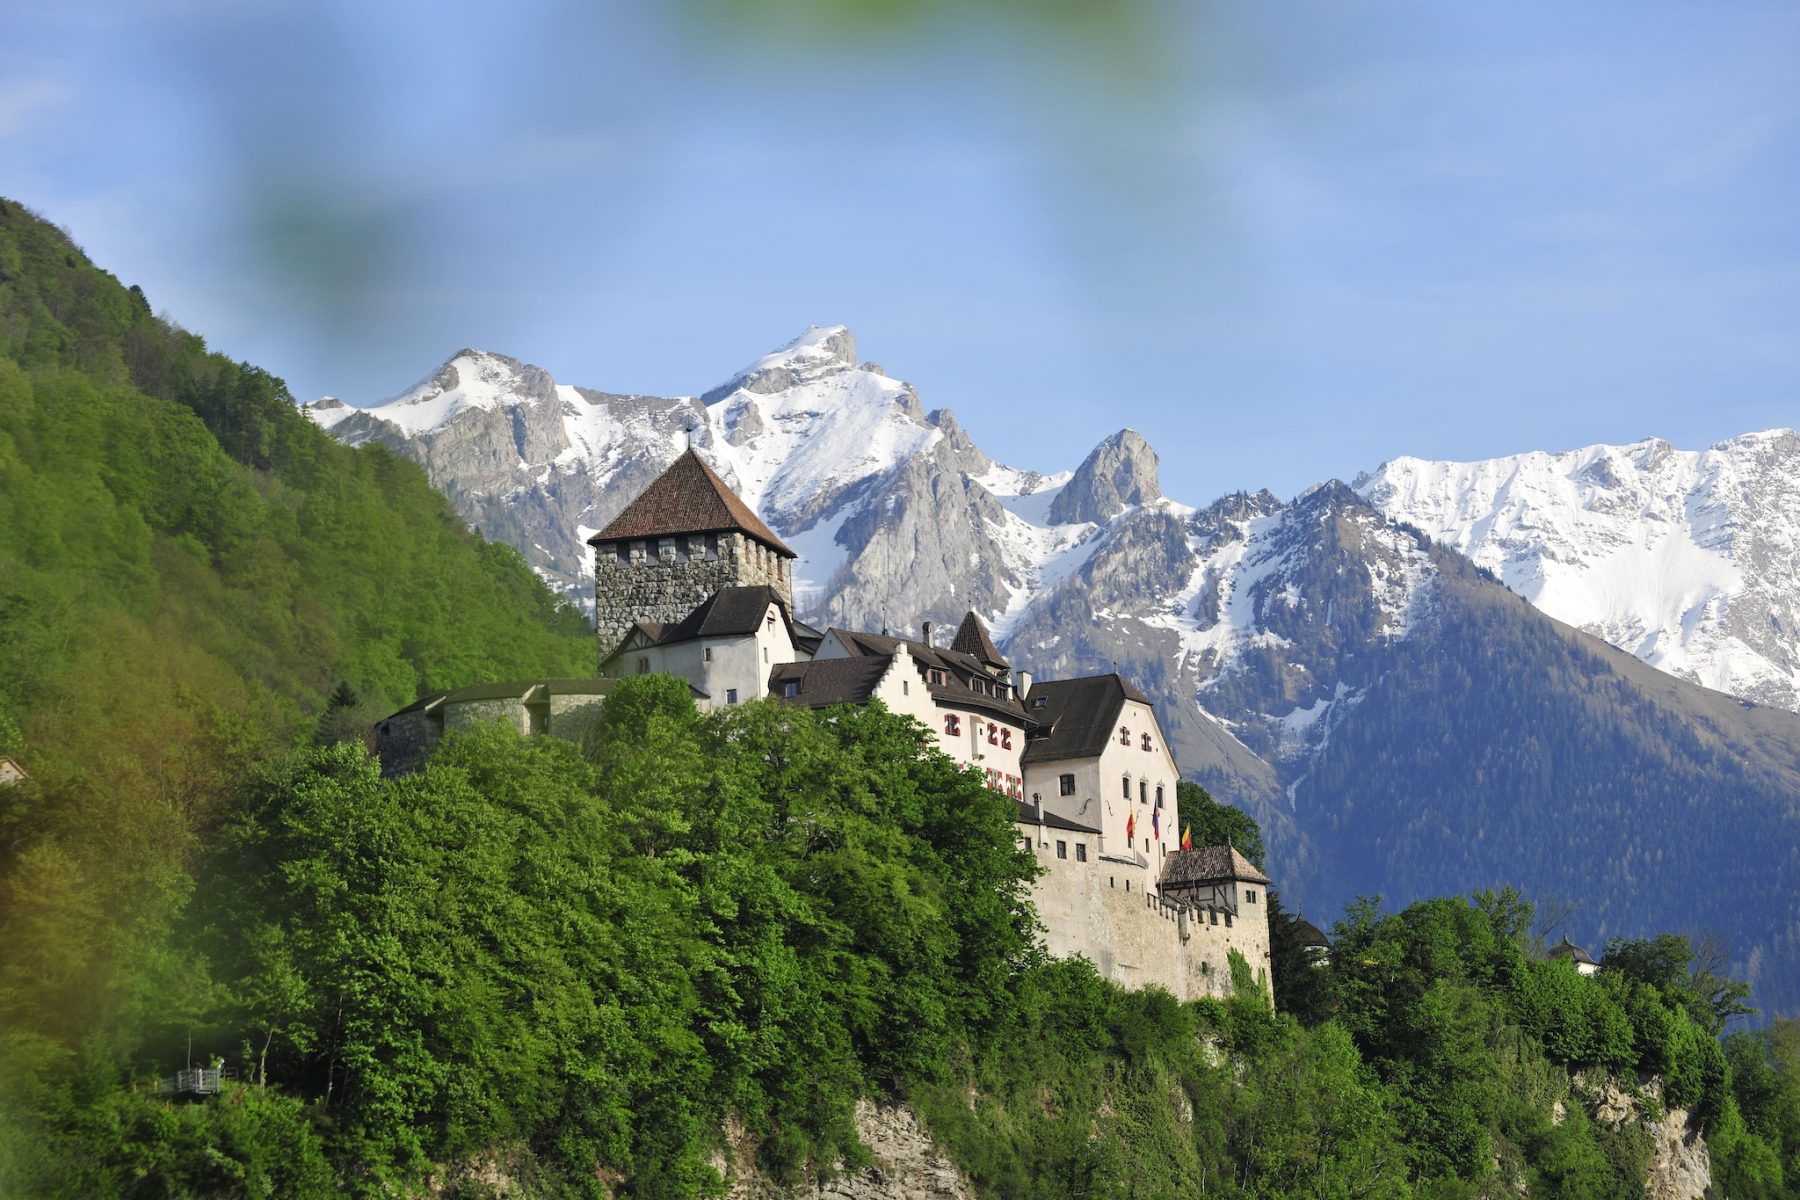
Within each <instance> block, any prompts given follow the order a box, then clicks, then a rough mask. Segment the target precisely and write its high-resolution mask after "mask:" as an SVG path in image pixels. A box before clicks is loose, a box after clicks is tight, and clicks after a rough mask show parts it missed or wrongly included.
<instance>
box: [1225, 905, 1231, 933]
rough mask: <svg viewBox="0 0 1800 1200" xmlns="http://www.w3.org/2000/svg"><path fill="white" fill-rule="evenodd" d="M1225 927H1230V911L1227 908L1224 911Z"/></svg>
mask: <svg viewBox="0 0 1800 1200" xmlns="http://www.w3.org/2000/svg"><path fill="white" fill-rule="evenodd" d="M1225 928H1227V929H1230V928H1231V911H1230V910H1229V909H1227V910H1226V912H1225Z"/></svg>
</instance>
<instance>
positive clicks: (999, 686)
mask: <svg viewBox="0 0 1800 1200" xmlns="http://www.w3.org/2000/svg"><path fill="white" fill-rule="evenodd" d="M994 695H996V696H998V697H999V698H1000V699H1002V700H1004V699H1006V685H1005V684H1004V683H996V684H995V685H994Z"/></svg>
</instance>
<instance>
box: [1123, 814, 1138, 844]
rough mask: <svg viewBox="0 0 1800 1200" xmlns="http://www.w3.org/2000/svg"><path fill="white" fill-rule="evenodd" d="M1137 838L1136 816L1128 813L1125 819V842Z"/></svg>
mask: <svg viewBox="0 0 1800 1200" xmlns="http://www.w3.org/2000/svg"><path fill="white" fill-rule="evenodd" d="M1136 836H1137V814H1136V813H1128V814H1126V817H1125V840H1126V841H1130V840H1131V839H1132V838H1134V837H1136Z"/></svg>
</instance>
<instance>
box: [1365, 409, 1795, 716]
mask: <svg viewBox="0 0 1800 1200" xmlns="http://www.w3.org/2000/svg"><path fill="white" fill-rule="evenodd" d="M1355 486H1356V489H1357V491H1358V492H1360V493H1361V494H1362V495H1363V496H1364V497H1365V498H1367V499H1368V500H1369V502H1370V503H1371V504H1373V505H1375V506H1376V507H1377V508H1379V509H1380V510H1381V511H1382V512H1384V513H1386V514H1388V515H1389V516H1391V517H1393V518H1395V519H1397V520H1402V521H1406V522H1408V523H1410V524H1413V525H1416V526H1418V527H1419V528H1420V529H1423V530H1424V531H1425V532H1426V533H1427V534H1428V535H1430V536H1431V537H1433V538H1435V539H1437V540H1439V541H1442V542H1444V543H1446V544H1447V545H1451V546H1454V547H1455V548H1456V549H1458V550H1460V551H1461V552H1462V553H1464V554H1466V555H1467V556H1469V557H1470V558H1471V559H1473V560H1474V561H1475V562H1476V563H1477V564H1479V565H1481V566H1483V567H1486V568H1487V569H1488V570H1490V571H1492V572H1494V573H1495V574H1496V575H1497V576H1499V577H1500V579H1502V580H1503V581H1504V582H1505V583H1506V585H1507V586H1508V587H1510V588H1512V589H1513V590H1514V591H1515V592H1518V593H1519V594H1520V595H1521V596H1524V597H1525V598H1526V599H1528V600H1530V601H1531V602H1532V603H1533V604H1535V605H1536V606H1537V607H1538V608H1540V609H1542V610H1543V611H1544V612H1546V613H1549V614H1550V615H1551V616H1553V617H1555V618H1557V619H1558V620H1560V621H1564V622H1566V623H1568V624H1570V625H1573V626H1575V627H1576V628H1578V629H1584V630H1586V631H1588V632H1589V633H1592V634H1594V635H1595V636H1596V637H1600V638H1602V639H1604V640H1606V641H1608V642H1610V643H1612V644H1613V645H1615V646H1618V647H1619V648H1621V649H1623V650H1626V651H1629V652H1630V653H1632V654H1635V655H1637V656H1638V657H1639V658H1641V659H1643V660H1644V661H1645V662H1647V663H1650V664H1651V665H1652V666H1655V667H1658V668H1660V669H1662V670H1664V671H1668V672H1670V673H1671V674H1674V675H1678V676H1680V677H1681V678H1683V679H1689V680H1692V681H1694V682H1696V683H1699V684H1701V685H1703V686H1705V687H1709V688H1714V689H1716V690H1718V691H1723V692H1729V693H1731V694H1732V695H1735V696H1741V697H1744V698H1745V699H1750V700H1755V701H1758V702H1760V703H1764V704H1775V705H1780V706H1781V707H1783V708H1788V709H1795V710H1800V434H1795V433H1794V432H1793V431H1791V430H1785V429H1778V430H1771V431H1769V432H1767V433H1754V434H1749V435H1746V436H1744V437H1737V438H1733V439H1731V440H1730V441H1726V442H1721V443H1719V444H1718V445H1716V446H1713V447H1712V448H1710V449H1707V450H1677V449H1675V448H1674V447H1673V446H1671V445H1669V444H1668V443H1667V442H1664V441H1660V440H1658V439H1655V438H1651V439H1649V440H1646V441H1642V442H1635V443H1632V444H1631V445H1626V446H1588V447H1586V448H1584V449H1581V450H1571V451H1569V452H1567V453H1563V454H1542V453H1537V454H1521V455H1515V456H1513V457H1509V458H1495V459H1488V460H1486V461H1482V462H1470V463H1452V462H1427V461H1423V460H1420V459H1416V458H1397V459H1395V460H1393V461H1392V462H1389V463H1385V464H1383V465H1382V466H1381V467H1380V468H1379V469H1378V470H1376V471H1375V472H1373V473H1372V474H1368V475H1364V476H1362V477H1360V478H1359V479H1358V480H1357V481H1356V485H1355Z"/></svg>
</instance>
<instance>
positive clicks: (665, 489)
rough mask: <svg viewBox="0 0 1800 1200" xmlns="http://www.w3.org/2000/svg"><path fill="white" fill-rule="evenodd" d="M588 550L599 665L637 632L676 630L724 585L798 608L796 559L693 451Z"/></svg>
mask: <svg viewBox="0 0 1800 1200" xmlns="http://www.w3.org/2000/svg"><path fill="white" fill-rule="evenodd" d="M588 545H590V546H592V547H593V548H594V625H595V627H596V631H597V633H598V635H599V654H600V661H601V662H605V661H606V659H607V657H608V656H609V655H611V654H612V652H613V651H614V650H616V649H617V648H618V646H619V643H620V642H621V641H623V640H624V638H625V635H626V634H627V633H629V632H630V631H631V628H632V626H634V625H637V624H640V623H642V624H646V625H668V624H673V623H674V622H676V621H679V620H681V619H682V618H683V617H685V616H687V615H688V614H689V613H690V612H692V611H693V610H694V609H695V608H696V607H697V606H698V605H699V604H701V603H702V602H703V601H705V600H706V599H707V597H709V596H711V595H712V594H713V593H714V592H716V591H718V590H719V589H720V588H722V587H755V586H757V585H761V584H766V585H768V586H769V587H771V588H773V589H774V590H775V594H776V595H777V596H778V597H780V599H781V602H782V604H784V605H786V606H787V608H788V609H789V611H792V609H793V606H794V582H793V561H794V558H795V557H796V556H795V554H794V552H793V551H792V550H790V549H788V547H787V545H786V544H785V543H784V542H782V540H781V539H780V538H778V537H776V536H775V534H774V533H773V532H772V531H771V530H770V529H769V527H768V526H767V525H765V524H763V523H762V520H761V518H759V517H758V516H757V515H756V514H755V513H754V512H752V511H751V510H750V506H749V505H747V504H745V503H744V502H743V500H741V499H740V498H739V497H738V495H737V494H736V493H735V492H733V491H732V490H731V489H730V488H728V487H726V486H725V481H724V480H722V479H720V478H719V476H718V473H717V472H715V471H714V470H713V469H712V468H711V467H709V466H707V465H706V463H705V461H704V460H702V459H701V457H700V456H699V454H697V453H696V452H695V451H693V450H692V449H689V450H688V451H687V452H686V453H685V454H683V455H682V456H681V457H680V458H677V459H676V460H675V461H674V462H673V463H671V464H670V465H669V469H668V470H666V471H664V472H663V473H662V474H661V475H658V476H657V477H656V478H655V479H653V480H651V482H650V486H648V487H646V488H645V489H644V490H643V491H642V492H640V493H639V494H638V497H637V499H635V500H633V501H632V502H631V503H630V504H627V505H626V506H625V510H624V511H623V512H621V513H620V514H619V515H618V516H616V517H614V518H613V519H612V521H611V522H610V523H609V524H608V525H607V526H606V528H604V529H602V530H601V531H600V532H599V533H596V534H595V535H594V536H593V537H591V538H589V539H588Z"/></svg>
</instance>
